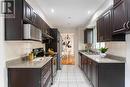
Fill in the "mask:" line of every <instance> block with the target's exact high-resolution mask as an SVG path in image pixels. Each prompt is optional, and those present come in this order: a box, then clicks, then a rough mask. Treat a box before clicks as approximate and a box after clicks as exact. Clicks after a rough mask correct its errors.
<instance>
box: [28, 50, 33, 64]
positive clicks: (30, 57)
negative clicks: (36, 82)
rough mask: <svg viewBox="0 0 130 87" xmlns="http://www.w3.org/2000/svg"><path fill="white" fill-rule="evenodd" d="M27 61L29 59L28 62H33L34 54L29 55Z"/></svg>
mask: <svg viewBox="0 0 130 87" xmlns="http://www.w3.org/2000/svg"><path fill="white" fill-rule="evenodd" d="M28 59H29V61H30V62H32V61H33V59H34V53H33V52H31V53H29V55H28Z"/></svg>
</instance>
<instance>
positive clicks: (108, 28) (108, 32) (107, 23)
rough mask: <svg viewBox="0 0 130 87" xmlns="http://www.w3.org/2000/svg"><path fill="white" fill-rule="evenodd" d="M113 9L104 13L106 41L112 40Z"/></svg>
mask: <svg viewBox="0 0 130 87" xmlns="http://www.w3.org/2000/svg"><path fill="white" fill-rule="evenodd" d="M111 23H112V18H111V11H108V12H107V13H106V14H105V15H104V25H105V26H104V29H105V41H111V29H112V25H111Z"/></svg>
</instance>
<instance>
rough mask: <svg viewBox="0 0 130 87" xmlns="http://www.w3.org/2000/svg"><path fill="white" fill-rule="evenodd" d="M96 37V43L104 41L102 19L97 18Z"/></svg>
mask: <svg viewBox="0 0 130 87" xmlns="http://www.w3.org/2000/svg"><path fill="white" fill-rule="evenodd" d="M97 36H98V37H97V40H98V42H103V41H105V27H104V17H102V18H99V19H98V21H97Z"/></svg>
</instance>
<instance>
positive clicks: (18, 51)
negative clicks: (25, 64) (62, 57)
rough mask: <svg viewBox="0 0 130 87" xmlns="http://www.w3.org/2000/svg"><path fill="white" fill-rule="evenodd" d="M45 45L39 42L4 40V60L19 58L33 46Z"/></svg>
mask: <svg viewBox="0 0 130 87" xmlns="http://www.w3.org/2000/svg"><path fill="white" fill-rule="evenodd" d="M40 47H45V45H44V44H42V43H41V42H34V41H30V42H27V41H26V42H24V41H19V42H5V51H6V52H5V53H6V60H7V61H8V60H12V59H16V58H20V57H22V56H25V54H28V53H29V52H30V51H31V50H32V49H33V48H40Z"/></svg>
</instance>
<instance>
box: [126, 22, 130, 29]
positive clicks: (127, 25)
mask: <svg viewBox="0 0 130 87" xmlns="http://www.w3.org/2000/svg"><path fill="white" fill-rule="evenodd" d="M129 23H130V21H128V22H127V24H126V27H127V28H128V29H129V28H130V27H129Z"/></svg>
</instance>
